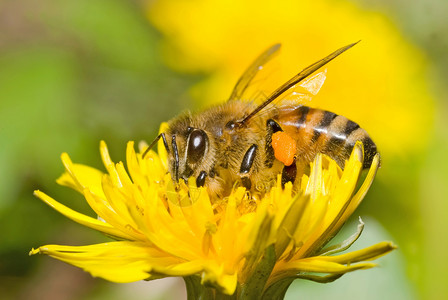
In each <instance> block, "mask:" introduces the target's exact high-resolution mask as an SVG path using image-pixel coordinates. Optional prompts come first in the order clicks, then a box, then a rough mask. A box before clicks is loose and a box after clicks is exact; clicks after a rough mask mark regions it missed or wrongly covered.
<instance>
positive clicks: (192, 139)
mask: <svg viewBox="0 0 448 300" xmlns="http://www.w3.org/2000/svg"><path fill="white" fill-rule="evenodd" d="M170 139H171V141H170V143H171V145H168V149H169V150H168V153H169V170H170V173H171V175H172V176H173V179H174V180H175V181H179V179H181V178H182V179H184V180H187V179H188V178H189V177H190V176H198V175H199V172H201V170H200V169H201V167H202V166H203V165H204V160H205V157H206V156H207V153H208V150H209V146H210V141H209V138H208V135H207V133H206V132H205V131H204V130H202V129H199V128H194V127H190V126H188V127H187V129H186V131H185V130H183V131H182V132H179V133H177V134H176V133H172V134H171V135H170Z"/></svg>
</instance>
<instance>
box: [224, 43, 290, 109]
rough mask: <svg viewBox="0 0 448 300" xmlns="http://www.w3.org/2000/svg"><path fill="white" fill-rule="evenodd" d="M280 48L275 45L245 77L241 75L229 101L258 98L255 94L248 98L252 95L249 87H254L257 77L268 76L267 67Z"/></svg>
mask: <svg viewBox="0 0 448 300" xmlns="http://www.w3.org/2000/svg"><path fill="white" fill-rule="evenodd" d="M280 47H281V45H280V44H275V45H273V46H271V47H269V48H268V49H267V50H266V51H264V52H263V53H262V54H261V55H260V56H259V57H258V58H257V59H256V60H255V61H254V62H253V63H252V64H251V65H250V66H249V67H248V68H247V69H246V70H245V71H244V73H243V75H241V77H240V78H239V79H238V81H237V83H236V85H235V87H234V88H233V91H232V94H230V97H229V101H232V100H243V99H244V100H254V98H256V97H257V96H256V95H253V94H252V95H249V96H248V94H250V91H249V87H251V86H253V83H254V79H255V78H256V77H257V76H258V77H260V76H264V75H266V72H265V66H266V64H267V63H268V62H269V61H270V60H271V59H272V58H273V57H275V56H276V55H277V54H278V52H279V50H280ZM263 74H264V75H263ZM258 79H259V78H258ZM256 81H260V80H256ZM252 93H253V91H252Z"/></svg>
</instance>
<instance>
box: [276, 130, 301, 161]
mask: <svg viewBox="0 0 448 300" xmlns="http://www.w3.org/2000/svg"><path fill="white" fill-rule="evenodd" d="M272 148H273V149H274V156H275V158H276V159H278V160H279V161H281V162H282V163H283V164H284V165H285V166H290V165H291V164H292V163H293V162H294V155H295V154H296V151H297V143H296V141H295V140H294V139H293V138H291V137H290V136H289V135H288V134H287V133H286V132H284V131H278V132H276V133H274V134H273V135H272Z"/></svg>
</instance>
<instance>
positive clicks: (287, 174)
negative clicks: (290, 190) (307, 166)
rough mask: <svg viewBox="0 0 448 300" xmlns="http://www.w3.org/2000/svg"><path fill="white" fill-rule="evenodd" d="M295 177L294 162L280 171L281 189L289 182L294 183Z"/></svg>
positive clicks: (295, 167)
mask: <svg viewBox="0 0 448 300" xmlns="http://www.w3.org/2000/svg"><path fill="white" fill-rule="evenodd" d="M296 176H297V166H296V162H295V161H294V162H293V163H292V164H291V165H290V166H285V167H284V168H283V171H282V187H283V188H284V187H285V184H286V183H287V182H289V181H291V182H292V183H294V181H295V180H296Z"/></svg>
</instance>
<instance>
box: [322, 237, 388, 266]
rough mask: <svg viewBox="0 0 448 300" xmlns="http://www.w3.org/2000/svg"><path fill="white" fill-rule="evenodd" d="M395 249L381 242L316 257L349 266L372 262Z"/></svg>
mask: <svg viewBox="0 0 448 300" xmlns="http://www.w3.org/2000/svg"><path fill="white" fill-rule="evenodd" d="M396 248H397V247H396V246H395V245H394V244H392V243H391V242H381V243H378V244H376V245H373V246H370V247H367V248H364V249H361V250H357V251H352V252H349V253H345V254H340V255H335V256H317V257H318V258H319V259H320V260H322V261H332V262H336V263H341V264H350V263H355V262H359V261H364V260H373V259H377V258H378V257H381V256H383V255H385V254H387V253H389V252H390V251H392V250H394V249H396Z"/></svg>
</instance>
